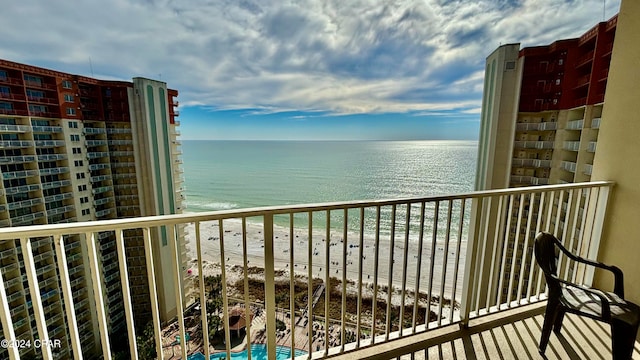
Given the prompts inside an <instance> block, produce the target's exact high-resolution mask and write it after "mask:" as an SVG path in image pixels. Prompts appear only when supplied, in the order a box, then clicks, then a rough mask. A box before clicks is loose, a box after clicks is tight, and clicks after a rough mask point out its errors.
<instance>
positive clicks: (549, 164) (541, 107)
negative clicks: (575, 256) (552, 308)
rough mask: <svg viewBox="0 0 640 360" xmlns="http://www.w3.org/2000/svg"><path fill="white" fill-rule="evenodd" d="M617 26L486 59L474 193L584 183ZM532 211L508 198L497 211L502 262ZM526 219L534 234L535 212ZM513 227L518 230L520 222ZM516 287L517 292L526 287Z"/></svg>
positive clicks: (514, 249)
mask: <svg viewBox="0 0 640 360" xmlns="http://www.w3.org/2000/svg"><path fill="white" fill-rule="evenodd" d="M617 20H618V16H617V15H616V16H614V17H613V18H611V19H610V20H608V21H606V22H601V23H599V24H598V25H596V26H594V27H593V28H591V29H590V30H589V31H587V32H586V33H584V34H583V35H582V36H580V37H579V38H574V39H565V40H558V41H555V42H554V43H552V44H551V45H545V46H535V47H526V48H523V49H520V44H507V45H502V46H500V47H499V48H498V49H496V50H495V51H494V52H493V53H492V54H491V55H489V57H487V62H486V68H485V80H484V94H483V99H482V112H481V125H480V139H479V149H478V164H477V175H476V184H475V187H476V189H477V190H489V189H500V188H506V187H519V186H531V185H546V184H558V183H571V182H582V181H589V180H590V178H591V170H592V168H593V160H594V155H595V153H596V148H597V146H596V144H597V140H598V131H599V130H598V129H599V127H600V121H601V115H602V110H603V107H604V95H605V90H606V85H607V76H608V71H609V62H610V61H611V53H612V49H613V41H614V37H615V31H616V25H617ZM585 195H586V194H583V197H584V196H585ZM521 201H522V202H524V203H523V206H522V207H520V202H521ZM553 201H554V204H552V206H555V207H557V209H558V210H557V213H560V215H559V216H558V219H560V218H564V216H565V215H566V214H564V213H563V209H564V207H563V206H562V204H560V201H564V202H566V201H568V198H567V197H566V196H565V197H564V198H562V197H558V198H556V199H554V200H553ZM583 202H584V201H583ZM539 205H540V199H529V198H524V199H518V198H515V199H511V200H510V203H505V204H503V206H511V209H513V211H512V213H511V219H503V221H504V223H503V224H501V225H500V224H498V226H497V228H498V229H499V228H502V229H503V230H496V232H502V233H503V234H506V236H504V237H503V236H501V235H496V234H493V235H496V236H495V237H496V238H500V239H503V240H501V241H507V242H509V246H508V247H507V248H508V249H509V251H508V252H507V253H506V254H504V255H503V256H506V257H507V259H509V260H511V259H512V258H513V256H517V257H518V258H517V259H520V257H521V256H522V254H523V246H524V245H523V243H525V242H524V241H522V240H521V239H524V238H525V237H529V238H532V236H534V235H535V234H534V230H533V229H531V230H530V232H529V233H526V231H525V226H520V228H519V230H520V233H518V234H516V224H518V219H519V216H522V214H524V215H527V214H528V211H530V210H533V209H535V208H537V206H539ZM493 206H498V205H497V204H494V205H493ZM546 206H549V204H547V205H546ZM520 208H522V209H523V211H522V212H520V210H519V209H520ZM519 214H520V215H519ZM578 215H579V216H581V214H578ZM532 219H533V224H534V226H533V227H535V220H536V214H535V213H534V214H532ZM520 220H521V222H520V223H521V224H524V223H526V221H527V219H520ZM554 221H555V220H554ZM507 227H509V228H508V229H507ZM563 227H564V223H563V222H562V221H558V228H559V229H561V230H562V229H563ZM519 239H520V241H518V240H519ZM515 244H518V245H517V246H516V245H515ZM529 244H531V243H529ZM530 250H531V249H528V252H527V253H528V254H531V252H530ZM528 259H529V260H528V261H523V262H520V261H516V262H512V261H506V262H503V263H504V264H505V266H507V267H509V266H511V264H512V263H515V264H516V267H520V266H530V265H531V264H530V258H528ZM524 260H526V259H524ZM508 270H510V269H507V271H506V272H505V273H507V274H508V273H509V271H508ZM515 270H516V271H515V273H518V272H519V271H517V270H519V269H515ZM517 280H518V281H522V282H524V283H525V285H526V282H527V281H528V279H517ZM505 283H506V282H505ZM524 287H525V288H526V286H524ZM496 291H501V292H502V295H503V296H506V295H507V292H508V291H507V289H506V288H504V289H496ZM514 292H517V290H516V287H515V286H514V289H513V290H512V294H510V297H511V299H518V298H520V297H522V296H523V294H517V293H514Z"/></svg>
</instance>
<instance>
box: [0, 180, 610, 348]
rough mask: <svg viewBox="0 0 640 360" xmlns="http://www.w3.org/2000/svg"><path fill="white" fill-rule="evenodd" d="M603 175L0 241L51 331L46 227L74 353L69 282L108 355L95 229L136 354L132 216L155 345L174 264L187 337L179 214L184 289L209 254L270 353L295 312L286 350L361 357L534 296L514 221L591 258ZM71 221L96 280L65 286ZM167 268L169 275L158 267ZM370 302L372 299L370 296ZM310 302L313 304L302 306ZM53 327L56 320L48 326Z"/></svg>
mask: <svg viewBox="0 0 640 360" xmlns="http://www.w3.org/2000/svg"><path fill="white" fill-rule="evenodd" d="M612 185H613V183H611V182H591V183H577V184H566V185H552V186H538V187H525V188H517V189H507V190H492V191H484V192H473V193H467V194H460V195H447V196H433V197H427V198H414V199H395V200H378V201H352V202H341V203H326V204H313V205H292V206H278V207H265V208H253V209H235V210H229V211H219V212H206V213H197V214H181V215H166V216H155V217H141V218H131V219H118V220H107V221H93V222H83V223H73V224H56V225H40V226H27V227H15V228H3V229H0V242H7V243H6V244H7V245H8V246H15V247H18V246H19V247H21V248H22V254H23V259H24V269H25V272H26V278H27V283H28V287H25V292H28V293H29V294H30V297H31V299H33V313H34V321H35V323H36V325H37V334H36V335H37V338H39V339H42V340H43V341H47V340H49V339H52V338H53V335H52V334H51V333H48V331H47V326H46V321H45V314H44V310H43V303H42V300H41V298H40V296H39V295H40V294H39V292H38V290H37V289H38V279H37V277H36V273H37V269H36V268H35V262H34V255H33V252H32V251H30V249H31V245H32V244H35V243H36V242H41V241H43V240H42V237H47V238H51V237H52V238H53V245H54V250H55V255H56V257H55V258H56V259H57V263H56V265H57V270H58V271H57V273H59V274H60V284H61V287H60V294H61V295H60V298H61V299H64V304H61V305H60V309H62V311H64V312H65V313H66V318H67V319H69V320H68V323H67V326H68V329H69V333H68V334H67V335H66V337H65V339H68V340H67V341H68V345H67V344H65V345H66V346H67V347H66V349H69V348H70V349H72V351H73V353H76V354H78V353H80V352H81V351H82V350H83V348H82V347H81V338H84V334H80V332H79V330H78V329H79V328H80V326H79V324H78V323H77V322H76V312H75V311H74V299H75V297H74V294H76V295H77V296H80V295H81V292H82V293H86V292H87V291H88V292H92V294H93V299H94V301H95V303H96V306H95V310H96V314H95V315H94V316H96V323H97V324H98V326H97V327H96V328H97V329H98V332H99V333H98V334H96V335H97V337H96V339H97V340H98V341H99V344H100V345H99V349H101V352H102V355H103V357H104V358H105V359H111V358H112V357H113V354H112V350H111V349H110V347H109V344H110V343H111V342H110V336H109V333H108V331H107V329H108V319H107V314H108V313H109V312H110V311H111V310H109V309H107V307H106V306H105V298H106V297H107V294H106V293H105V288H104V287H102V286H100V285H99V284H101V283H102V280H103V277H104V276H106V275H105V274H103V273H101V272H100V266H99V263H100V260H99V257H98V248H99V247H100V248H102V247H104V246H108V245H109V244H107V243H105V242H104V241H112V242H113V243H114V244H113V246H114V247H115V249H116V250H117V252H118V261H117V264H118V268H119V274H120V286H119V289H120V290H119V291H121V292H122V298H123V299H124V314H123V316H124V319H125V320H126V330H127V334H128V341H129V347H130V352H131V354H130V357H131V358H132V359H137V358H138V353H137V347H136V344H137V338H136V336H135V334H136V331H135V330H136V329H134V320H133V319H134V314H133V307H132V293H131V291H132V290H131V288H130V286H129V277H128V276H127V274H128V270H127V266H129V265H130V264H128V263H127V261H125V242H124V240H123V234H124V233H125V232H127V231H129V230H133V229H141V230H142V234H143V239H144V241H143V243H144V248H143V250H141V251H142V252H143V253H144V258H145V259H146V270H147V275H148V280H149V293H150V300H151V312H152V319H153V321H152V323H153V325H154V328H153V330H154V331H153V333H154V339H155V344H156V352H157V356H158V358H163V354H164V353H163V352H166V351H167V350H166V348H165V347H163V342H164V340H166V339H163V331H162V329H161V327H160V314H159V310H158V309H159V306H158V299H159V297H158V288H157V286H156V280H155V279H156V276H155V275H156V274H157V273H156V271H170V274H172V278H173V282H174V284H175V285H176V289H177V291H176V292H175V304H176V306H177V309H179V310H178V311H177V320H178V321H177V325H176V326H175V328H177V329H178V334H179V336H180V337H181V339H185V335H186V333H187V329H186V328H185V311H186V310H185V309H186V308H187V307H188V306H189V304H187V303H185V302H184V299H185V292H184V291H185V290H187V291H188V289H187V288H186V285H185V287H182V286H179V284H181V283H182V281H185V280H184V277H185V276H186V274H185V269H183V268H182V267H181V264H180V262H179V260H178V254H179V253H180V252H181V250H180V249H181V247H182V245H181V244H180V243H179V240H178V236H177V235H176V234H178V233H180V231H179V230H180V229H182V228H183V227H184V226H185V224H186V225H187V227H188V228H191V229H192V230H194V232H195V234H194V236H193V238H192V243H194V244H195V249H192V253H193V257H194V259H193V262H191V261H190V262H189V263H190V264H193V266H195V267H196V269H195V273H196V274H199V275H195V278H194V279H193V280H194V284H195V286H194V287H193V288H192V289H191V290H192V291H195V292H196V293H197V295H198V296H199V298H200V299H203V300H206V299H207V297H208V296H209V295H208V292H206V291H205V289H206V286H205V279H204V276H202V275H203V272H204V270H205V269H206V268H210V266H209V265H211V264H214V263H217V264H219V265H220V267H219V269H220V276H221V282H220V284H221V291H220V295H219V296H220V297H219V299H220V303H221V308H222V311H221V312H220V314H229V310H230V309H231V307H232V306H233V305H235V304H240V305H241V306H243V307H244V308H245V309H250V308H256V307H260V308H261V310H260V312H262V313H263V315H261V318H260V319H262V321H264V322H253V323H252V322H251V321H249V322H247V328H246V333H247V334H252V332H251V326H252V325H256V324H262V325H259V326H260V327H261V328H262V329H263V331H262V332H261V334H262V336H263V337H264V339H265V343H266V349H267V355H268V359H271V360H273V359H275V356H276V349H277V348H276V344H277V341H279V340H281V339H282V337H281V336H280V335H282V332H281V331H278V330H277V329H276V319H277V318H278V319H285V317H286V318H287V319H290V320H291V323H296V324H298V326H295V327H294V331H292V332H288V333H286V336H287V341H288V342H287V343H288V344H290V346H291V350H292V351H293V350H294V349H296V348H304V349H305V350H306V351H309V353H308V355H307V356H306V357H307V358H323V357H327V356H330V355H334V354H342V353H349V354H350V356H353V357H354V358H363V357H362V356H365V355H362V354H363V353H359V351H360V350H361V349H365V348H367V349H369V348H375V347H376V346H378V345H382V346H384V344H386V343H387V342H388V341H389V340H392V339H398V338H407V339H410V338H411V337H412V336H421V335H422V334H424V333H426V332H429V331H433V330H434V329H436V328H439V327H441V326H443V325H446V324H453V323H460V324H462V325H465V324H467V322H468V321H469V319H471V318H474V317H477V316H480V315H483V314H488V313H494V312H499V311H501V310H503V309H508V308H514V307H518V306H521V305H524V304H529V303H532V302H536V301H540V300H544V299H545V295H544V294H545V284H544V281H543V276H542V273H541V272H540V271H539V270H538V269H537V267H536V266H534V259H533V253H532V238H531V237H530V236H527V235H522V234H535V233H537V232H539V231H542V230H544V231H549V232H552V233H554V234H556V235H557V236H558V237H559V238H561V239H563V241H564V244H565V246H566V247H567V248H569V249H571V250H572V251H574V252H575V253H577V254H579V255H581V256H583V257H586V258H595V255H596V254H597V252H598V247H599V242H600V235H601V228H602V221H603V218H604V211H605V209H606V207H607V206H606V205H607V201H608V196H609V192H610V189H611V187H612ZM580 209H583V211H580ZM509 229H514V230H512V231H509ZM107 232H108V233H107ZM161 232H165V233H166V234H168V243H167V245H168V246H169V249H170V252H171V256H170V257H169V258H168V259H169V261H170V264H163V266H162V268H161V269H156V268H154V261H152V259H156V256H157V254H153V253H152V251H155V250H152V249H155V247H154V243H153V242H154V241H156V240H155V237H153V235H152V234H154V233H161ZM101 233H102V234H108V235H110V234H115V236H113V237H111V235H110V236H109V237H108V240H104V241H101V242H100V243H98V240H97V238H98V235H99V234H101ZM69 235H71V236H73V237H74V238H79V239H80V241H82V242H83V243H84V246H86V249H87V250H86V253H85V254H86V255H84V257H78V258H77V259H76V261H80V260H82V261H83V262H84V263H85V266H86V269H87V271H86V273H87V276H90V277H91V281H90V283H92V284H93V285H94V286H93V287H92V289H86V288H84V287H80V288H77V287H76V288H74V289H73V290H72V288H71V286H70V278H69V269H68V267H67V263H68V262H67V260H66V259H67V257H68V256H75V255H72V254H67V251H65V242H66V241H67V240H66V239H67V236H69ZM16 239H18V240H16ZM157 241H160V240H159V239H157ZM157 245H158V246H160V244H157ZM110 248H113V247H110ZM74 251H76V254H79V253H77V250H74ZM136 251H138V250H136ZM157 259H160V258H159V257H158V258H157ZM165 259H167V258H165ZM111 261H114V259H113V260H111ZM48 266H50V265H46V266H45V267H48ZM17 269H18V270H16V271H19V269H20V268H19V267H18V268H17ZM169 269H170V270H169ZM234 269H236V270H235V271H236V272H238V271H239V274H241V279H240V280H239V281H235V282H234V280H233V279H232V277H231V272H232V271H234ZM237 269H240V270H237ZM558 269H559V270H558V274H559V276H560V277H561V278H565V279H571V280H572V281H574V282H577V283H584V284H589V283H590V282H591V280H592V276H593V274H592V273H589V272H588V271H587V270H585V269H584V268H582V267H580V266H578V265H577V264H575V263H573V262H572V261H569V259H567V258H566V257H561V258H560V259H559V262H558ZM250 272H252V273H256V272H257V274H258V277H259V278H260V279H263V281H264V286H263V289H264V296H263V297H261V298H260V299H259V300H261V301H260V302H259V303H256V302H254V301H253V299H252V298H251V297H250V294H249V291H248V290H249V285H248V284H249V280H250V279H255V277H251V274H250ZM7 274H10V275H7ZM7 276H21V274H18V275H16V274H15V272H14V273H9V272H0V283H2V282H3V281H5V280H10V279H3V277H7ZM165 281H171V280H170V279H166V278H165ZM252 281H254V280H252ZM186 283H187V282H186V281H185V282H184V284H186ZM329 284H330V285H329ZM110 286H113V285H110ZM300 287H301V288H303V290H302V293H300V290H299V288H300ZM110 289H111V290H115V289H116V288H110ZM111 295H113V293H111V294H110V295H109V296H111ZM303 295H304V296H303ZM165 300H166V299H165ZM7 301H8V299H7V294H6V293H5V288H4V287H1V286H0V306H1V307H2V308H1V309H0V320H2V331H3V335H4V338H5V339H9V340H15V339H16V334H15V333H14V326H13V325H14V324H15V323H16V322H18V321H20V319H18V318H14V317H12V316H11V312H10V311H9V305H8V302H7ZM299 301H301V302H302V304H301V303H299ZM320 303H322V305H319V304H320ZM367 304H369V305H367ZM371 304H377V306H373V307H371V306H370V305H371ZM200 305H201V306H200V307H199V310H198V311H196V312H193V311H192V312H190V313H189V314H190V316H191V319H193V318H195V319H197V321H196V325H195V326H197V327H199V329H200V331H199V332H198V331H192V332H191V335H192V337H193V336H195V334H201V335H198V336H201V338H200V339H197V340H198V341H199V342H200V344H201V347H200V351H202V352H203V353H204V355H205V356H206V358H209V354H210V352H211V350H210V345H211V344H210V343H209V328H208V326H207V324H208V321H207V320H208V317H211V316H218V315H211V314H209V313H210V312H208V310H207V302H206V301H202V302H201V303H200ZM316 305H317V306H316ZM348 305H349V307H348ZM310 313H312V314H313V316H309V315H310ZM120 314H121V312H119V313H118V315H119V316H122V315H120ZM229 321H230V318H229V317H228V316H223V317H222V325H221V327H222V330H221V331H222V334H223V336H224V339H225V341H224V343H222V342H221V343H220V344H219V345H222V346H224V348H225V350H224V352H225V353H226V355H227V356H228V357H229V356H230V351H231V349H230V344H231V342H230V336H231V330H230V323H229ZM62 328H64V327H62ZM138 330H141V329H138ZM298 330H299V331H298ZM65 331H66V330H65ZM63 336H64V334H62V333H58V334H56V337H57V338H61V337H63ZM191 340H194V339H193V338H192V339H191ZM164 343H166V342H164ZM179 347H180V353H181V357H182V358H183V359H186V358H187V356H188V352H192V351H193V350H194V347H193V346H191V347H190V350H187V348H188V346H185V344H184V343H181V344H180V346H179ZM384 349H385V356H387V355H389V356H388V357H397V356H402V355H404V354H406V353H408V352H409V351H411V350H406V349H403V347H389V346H386V347H384ZM7 351H8V356H9V358H11V359H18V358H19V357H20V354H19V350H18V349H17V348H11V347H10V348H9V349H7ZM37 351H38V352H41V353H42V356H43V357H44V359H51V358H53V357H54V354H53V353H52V352H55V348H52V347H46V346H44V347H41V348H39V349H37ZM369 353H371V351H369ZM361 355H362V356H361Z"/></svg>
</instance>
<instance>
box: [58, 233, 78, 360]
mask: <svg viewBox="0 0 640 360" xmlns="http://www.w3.org/2000/svg"><path fill="white" fill-rule="evenodd" d="M53 242H54V247H55V251H56V257H57V258H58V271H59V272H60V285H61V287H62V289H61V290H62V295H63V299H64V309H65V313H66V315H67V324H68V326H69V337H70V339H69V341H70V342H71V349H72V350H73V358H74V359H82V349H81V345H80V337H79V335H78V321H77V320H76V311H75V310H74V307H73V294H72V293H71V285H70V284H69V269H68V268H67V254H66V252H65V248H64V239H63V238H62V235H59V236H57V237H56V238H55V239H54V240H53ZM54 340H55V339H54Z"/></svg>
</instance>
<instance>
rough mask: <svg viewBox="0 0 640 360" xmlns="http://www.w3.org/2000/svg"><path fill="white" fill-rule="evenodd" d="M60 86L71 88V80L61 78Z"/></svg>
mask: <svg viewBox="0 0 640 360" xmlns="http://www.w3.org/2000/svg"><path fill="white" fill-rule="evenodd" d="M62 87H63V88H65V89H71V88H72V84H71V81H69V80H62Z"/></svg>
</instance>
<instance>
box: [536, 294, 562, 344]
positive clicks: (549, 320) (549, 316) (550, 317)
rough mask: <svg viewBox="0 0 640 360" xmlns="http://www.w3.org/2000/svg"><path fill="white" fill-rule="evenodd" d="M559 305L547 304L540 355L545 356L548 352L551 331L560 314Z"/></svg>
mask: <svg viewBox="0 0 640 360" xmlns="http://www.w3.org/2000/svg"><path fill="white" fill-rule="evenodd" d="M558 305H559V304H554V303H550V302H547V309H546V310H545V311H544V322H543V323H542V335H541V336H540V347H538V351H539V352H540V354H544V352H545V350H547V344H548V343H549V336H551V329H552V328H553V323H554V320H555V318H556V314H557V312H558Z"/></svg>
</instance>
